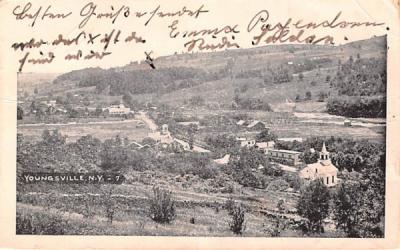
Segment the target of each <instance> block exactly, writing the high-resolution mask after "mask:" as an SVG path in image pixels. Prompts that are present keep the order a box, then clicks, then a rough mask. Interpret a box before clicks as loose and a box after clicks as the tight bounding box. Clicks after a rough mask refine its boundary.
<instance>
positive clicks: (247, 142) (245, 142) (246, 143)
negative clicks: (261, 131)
mask: <svg viewBox="0 0 400 250" xmlns="http://www.w3.org/2000/svg"><path fill="white" fill-rule="evenodd" d="M236 140H237V141H239V142H240V147H248V148H250V147H254V146H255V145H256V140H255V139H248V138H245V137H237V138H236Z"/></svg>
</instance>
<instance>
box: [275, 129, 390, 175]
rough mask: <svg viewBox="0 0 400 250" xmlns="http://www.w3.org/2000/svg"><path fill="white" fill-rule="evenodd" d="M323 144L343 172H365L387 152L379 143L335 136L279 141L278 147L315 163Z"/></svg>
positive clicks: (333, 161)
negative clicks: (372, 162) (312, 151)
mask: <svg viewBox="0 0 400 250" xmlns="http://www.w3.org/2000/svg"><path fill="white" fill-rule="evenodd" d="M323 142H325V144H326V147H327V150H328V151H329V152H330V155H331V160H332V163H333V164H335V165H336V167H338V168H339V170H341V171H342V170H347V171H349V172H351V171H353V170H355V171H358V172H360V171H363V170H364V169H365V168H366V167H368V162H371V161H376V160H377V159H378V158H379V157H380V156H381V155H382V154H383V153H384V152H385V145H384V144H381V143H378V142H372V141H368V140H354V139H351V138H341V137H333V136H332V137H329V138H323V137H311V138H307V139H306V140H305V141H303V142H297V141H294V142H284V141H277V143H276V147H277V148H279V149H286V150H295V151H300V152H303V153H302V155H301V157H302V158H303V161H305V162H306V163H313V162H316V160H317V159H318V158H319V155H318V154H319V153H318V152H319V151H320V150H321V148H322V144H323ZM311 148H313V149H314V150H315V153H311V152H310V149H311Z"/></svg>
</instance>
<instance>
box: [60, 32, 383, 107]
mask: <svg viewBox="0 0 400 250" xmlns="http://www.w3.org/2000/svg"><path fill="white" fill-rule="evenodd" d="M385 39H386V38H385V37H384V36H382V37H373V38H371V39H367V40H362V41H356V42H351V43H347V44H344V45H339V46H329V45H318V46H311V45H273V46H264V47H257V48H253V49H235V50H226V51H221V52H209V53H191V54H175V55H171V56H165V57H159V58H156V59H155V60H154V64H155V65H156V69H155V70H153V69H151V68H150V67H149V66H148V65H147V64H146V63H145V62H132V63H131V64H129V65H126V66H124V67H117V68H112V69H109V70H103V69H100V68H90V69H82V70H77V71H72V72H69V73H66V74H63V75H60V76H58V77H57V78H56V79H55V80H54V81H53V83H54V84H57V85H58V86H62V85H63V84H67V85H68V89H70V87H71V85H70V84H71V83H74V84H75V86H76V88H83V87H95V88H94V89H93V88H89V89H88V91H89V92H90V94H92V95H93V94H94V95H106V96H120V97H121V98H122V96H123V95H131V97H132V98H133V99H134V100H135V101H137V102H143V103H148V102H151V103H166V104H169V105H173V106H175V105H177V106H181V105H186V104H188V103H190V102H191V100H190V99H191V98H194V97H195V98H199V97H200V98H201V99H202V103H205V104H209V105H211V106H212V107H224V108H230V107H231V106H232V101H233V100H234V98H235V96H236V98H245V99H246V98H256V99H261V100H262V101H263V102H267V103H269V104H270V105H272V107H273V108H275V109H278V110H279V109H280V108H279V107H281V106H282V104H284V103H285V102H286V100H289V101H290V100H291V101H294V100H295V99H296V98H297V99H298V98H300V99H309V97H306V92H310V93H311V101H318V99H319V97H318V96H323V97H324V98H322V99H321V100H319V101H323V99H325V97H328V96H336V94H337V89H335V88H332V86H331V85H332V84H330V79H332V78H333V77H334V76H335V74H336V73H337V67H338V66H337V65H338V62H346V61H347V60H348V59H349V56H351V57H354V58H356V56H357V55H360V56H361V58H362V59H368V58H377V59H380V60H385V56H386V42H385ZM300 75H301V76H300ZM129 99H131V98H129ZM309 101H310V100H309ZM316 105H317V106H320V105H318V104H316ZM299 106H302V105H301V104H300V105H299Z"/></svg>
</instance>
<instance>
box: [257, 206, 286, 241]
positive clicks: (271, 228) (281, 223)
mask: <svg viewBox="0 0 400 250" xmlns="http://www.w3.org/2000/svg"><path fill="white" fill-rule="evenodd" d="M277 209H278V213H279V214H276V215H275V217H273V219H272V225H271V222H269V221H267V222H264V223H263V228H264V232H266V233H267V234H268V236H271V237H279V236H280V235H281V233H282V231H284V230H285V229H286V227H287V223H286V221H285V219H284V218H283V216H282V215H283V214H284V213H285V212H286V209H285V206H284V201H283V200H282V199H280V200H279V201H278V204H277Z"/></svg>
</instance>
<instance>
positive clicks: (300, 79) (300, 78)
mask: <svg viewBox="0 0 400 250" xmlns="http://www.w3.org/2000/svg"><path fill="white" fill-rule="evenodd" d="M303 79H304V75H303V73H300V74H299V81H300V82H302V81H303Z"/></svg>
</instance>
